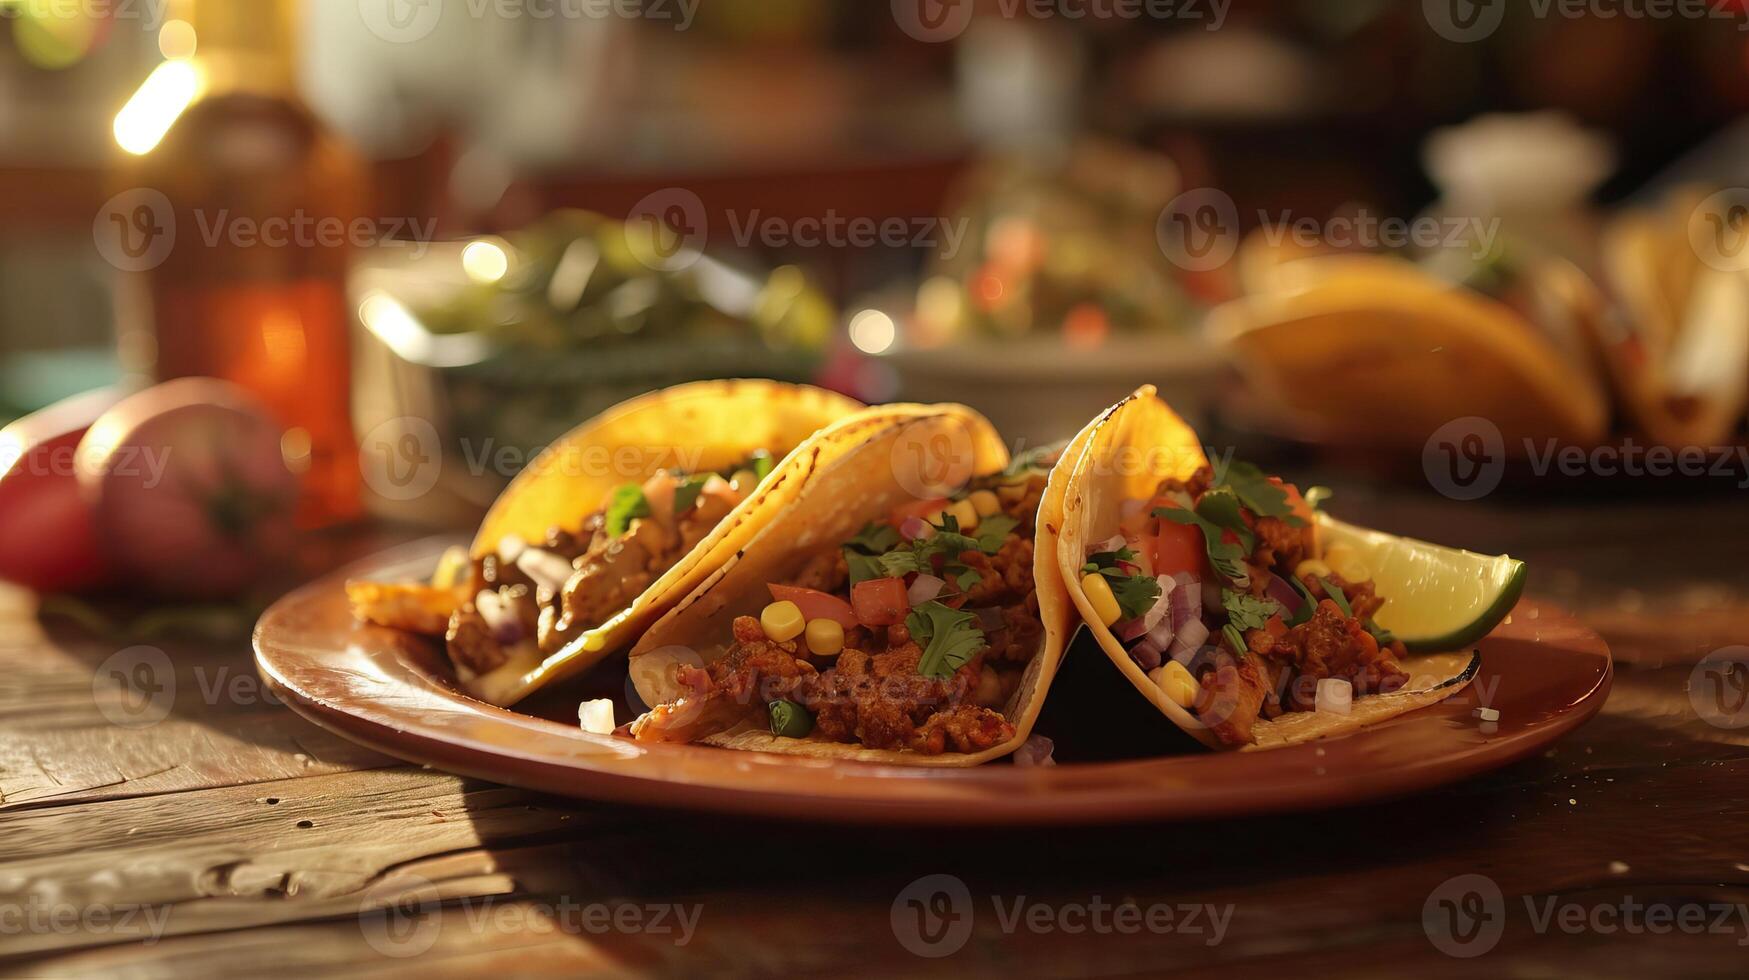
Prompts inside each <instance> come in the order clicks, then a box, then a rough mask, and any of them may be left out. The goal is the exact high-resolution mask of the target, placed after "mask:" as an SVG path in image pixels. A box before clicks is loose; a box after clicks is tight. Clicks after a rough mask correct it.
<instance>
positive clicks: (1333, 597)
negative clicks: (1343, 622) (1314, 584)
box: [1318, 577, 1354, 619]
mask: <svg viewBox="0 0 1749 980" xmlns="http://www.w3.org/2000/svg"><path fill="white" fill-rule="evenodd" d="M1318 584H1319V585H1322V586H1323V587H1324V594H1325V595H1327V596H1329V597H1330V601H1331V602H1334V603H1336V608H1338V609H1340V610H1342V615H1344V616H1347V617H1349V618H1351V619H1352V618H1353V617H1354V609H1353V608H1351V607H1350V606H1349V605H1348V596H1346V595H1343V594H1342V590H1341V589H1339V588H1337V587H1336V583H1334V582H1332V581H1330V580H1329V579H1327V578H1322V577H1320V578H1319V579H1318Z"/></svg>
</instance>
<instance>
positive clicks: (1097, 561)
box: [1081, 548, 1160, 620]
mask: <svg viewBox="0 0 1749 980" xmlns="http://www.w3.org/2000/svg"><path fill="white" fill-rule="evenodd" d="M1122 563H1128V564H1130V565H1134V564H1135V563H1136V553H1135V552H1134V551H1131V550H1130V549H1129V548H1119V549H1118V550H1116V551H1100V552H1095V553H1094V554H1091V555H1088V556H1087V564H1086V565H1083V566H1082V567H1081V570H1082V571H1083V572H1084V573H1092V572H1097V573H1099V574H1100V575H1103V576H1105V578H1106V580H1107V581H1108V582H1110V583H1111V594H1112V595H1113V596H1114V597H1115V598H1116V599H1117V608H1118V610H1119V611H1120V612H1121V613H1122V615H1123V618H1124V619H1126V620H1128V619H1135V618H1136V617H1138V616H1140V615H1142V614H1143V613H1145V612H1147V611H1148V610H1150V609H1152V608H1154V603H1155V602H1157V601H1158V600H1159V598H1160V581H1159V580H1158V579H1156V578H1154V577H1153V576H1152V575H1143V574H1142V573H1141V572H1139V571H1126V570H1125V569H1124V568H1123V567H1122Z"/></svg>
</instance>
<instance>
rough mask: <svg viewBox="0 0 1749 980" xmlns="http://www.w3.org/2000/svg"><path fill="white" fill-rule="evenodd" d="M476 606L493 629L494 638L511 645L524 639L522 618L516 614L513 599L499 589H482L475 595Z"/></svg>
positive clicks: (481, 616)
mask: <svg viewBox="0 0 1749 980" xmlns="http://www.w3.org/2000/svg"><path fill="white" fill-rule="evenodd" d="M474 608H475V609H477V610H479V613H480V618H481V619H483V620H485V621H486V626H487V627H488V628H490V629H491V630H492V638H493V639H495V640H497V641H498V642H499V643H501V644H503V645H505V646H509V645H511V644H513V643H517V642H519V641H521V639H522V620H521V619H520V618H519V617H518V616H517V615H516V610H515V608H514V607H513V605H512V600H510V599H507V598H505V596H504V595H503V593H501V592H499V591H498V590H497V589H481V590H480V594H479V595H477V596H475V597H474Z"/></svg>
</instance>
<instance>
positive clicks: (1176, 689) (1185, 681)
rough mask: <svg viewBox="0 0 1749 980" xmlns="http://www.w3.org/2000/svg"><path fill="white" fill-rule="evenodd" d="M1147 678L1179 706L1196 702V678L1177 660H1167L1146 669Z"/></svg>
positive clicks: (1186, 705)
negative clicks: (1150, 668)
mask: <svg viewBox="0 0 1749 980" xmlns="http://www.w3.org/2000/svg"><path fill="white" fill-rule="evenodd" d="M1148 679H1149V680H1151V681H1153V682H1154V686H1155V687H1158V688H1159V689H1160V692H1161V693H1162V694H1164V695H1166V699H1167V700H1168V701H1171V702H1172V703H1173V704H1176V705H1178V706H1179V707H1180V708H1188V707H1190V706H1191V705H1194V704H1196V678H1194V677H1192V676H1190V671H1189V670H1187V669H1186V668H1185V666H1184V665H1183V664H1181V663H1179V662H1178V661H1176V660H1168V661H1166V662H1165V663H1163V664H1161V665H1160V666H1158V667H1155V668H1154V669H1153V670H1150V671H1148Z"/></svg>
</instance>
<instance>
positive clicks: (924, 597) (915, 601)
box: [906, 575, 947, 608]
mask: <svg viewBox="0 0 1749 980" xmlns="http://www.w3.org/2000/svg"><path fill="white" fill-rule="evenodd" d="M946 587H947V583H946V582H944V581H942V580H941V579H939V578H936V577H935V576H933V575H918V576H917V578H916V579H914V580H913V581H912V582H911V588H910V589H909V590H907V593H906V594H907V595H908V596H909V597H910V599H911V606H912V608H915V607H917V606H920V605H922V604H923V603H925V602H928V601H929V600H931V599H933V598H935V597H936V596H938V595H940V594H941V590H942V589H943V588H946Z"/></svg>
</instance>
